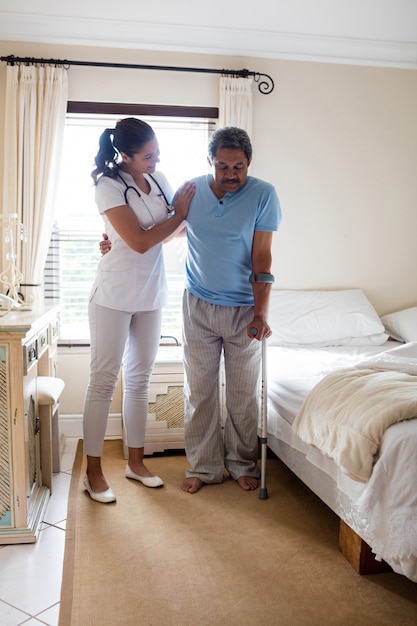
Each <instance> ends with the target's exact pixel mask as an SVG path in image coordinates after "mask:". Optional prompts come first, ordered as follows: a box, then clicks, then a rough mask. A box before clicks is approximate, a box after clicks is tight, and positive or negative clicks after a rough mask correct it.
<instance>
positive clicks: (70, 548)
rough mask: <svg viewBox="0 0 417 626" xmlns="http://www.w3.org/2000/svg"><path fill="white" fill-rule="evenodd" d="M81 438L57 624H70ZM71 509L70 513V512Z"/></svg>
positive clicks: (70, 497)
mask: <svg viewBox="0 0 417 626" xmlns="http://www.w3.org/2000/svg"><path fill="white" fill-rule="evenodd" d="M83 445H84V441H83V439H79V440H78V444H77V450H76V452H75V457H74V464H73V467H72V473H71V483H70V488H69V494H68V511H67V522H66V530H65V550H64V561H63V566H62V583H61V595H60V605H59V626H70V624H71V615H72V598H73V586H74V560H75V559H74V555H75V529H76V521H77V506H76V503H77V493H78V490H79V485H80V474H81V466H82V460H83ZM70 509H71V514H70Z"/></svg>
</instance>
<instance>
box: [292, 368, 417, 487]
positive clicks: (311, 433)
mask: <svg viewBox="0 0 417 626" xmlns="http://www.w3.org/2000/svg"><path fill="white" fill-rule="evenodd" d="M388 364H389V362H388V360H387V361H386V367H385V369H384V370H381V369H373V368H371V365H370V364H368V367H367V368H365V367H363V366H361V367H352V368H349V369H343V370H339V371H337V372H332V373H331V374H328V375H327V376H325V377H324V378H323V379H322V380H321V381H320V382H319V383H318V384H317V385H316V386H315V387H314V388H313V389H312V390H311V391H310V393H309V394H308V396H307V398H306V399H305V401H304V403H303V405H302V407H301V409H300V411H299V413H298V415H297V417H296V419H295V421H294V424H293V429H294V432H295V433H296V434H297V435H298V436H299V437H300V438H301V439H302V440H303V441H304V442H305V443H308V444H310V445H313V446H315V447H316V448H319V449H320V450H321V451H322V452H323V454H325V455H327V456H329V457H330V458H331V459H333V460H334V461H335V462H336V463H337V465H338V466H339V467H340V468H341V470H342V471H343V472H344V473H345V474H348V476H350V477H351V478H353V479H354V480H358V481H361V482H366V481H367V480H369V478H370V476H371V474H372V468H373V465H374V459H375V455H376V453H377V452H378V450H379V447H380V445H381V441H382V437H383V435H384V433H385V431H386V430H387V428H388V427H389V426H392V425H393V424H395V423H397V422H401V421H403V420H407V419H412V418H415V417H417V377H416V376H415V375H413V374H408V373H406V372H401V371H397V370H389V369H388Z"/></svg>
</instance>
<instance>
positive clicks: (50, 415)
mask: <svg viewBox="0 0 417 626" xmlns="http://www.w3.org/2000/svg"><path fill="white" fill-rule="evenodd" d="M36 384H37V396H38V407H39V422H40V448H41V468H42V479H43V482H44V484H45V485H46V486H47V487H49V489H50V490H51V493H52V473H53V472H55V473H57V472H59V471H60V469H61V453H60V442H59V439H60V435H59V397H60V395H61V393H62V390H63V389H64V387H65V383H64V381H63V380H62V379H61V378H56V377H55V376H38V377H37V379H36Z"/></svg>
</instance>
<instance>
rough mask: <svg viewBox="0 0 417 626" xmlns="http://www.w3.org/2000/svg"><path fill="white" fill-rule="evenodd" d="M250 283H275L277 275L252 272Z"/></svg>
mask: <svg viewBox="0 0 417 626" xmlns="http://www.w3.org/2000/svg"><path fill="white" fill-rule="evenodd" d="M249 282H250V283H274V282H275V277H274V275H273V274H251V275H250V276H249Z"/></svg>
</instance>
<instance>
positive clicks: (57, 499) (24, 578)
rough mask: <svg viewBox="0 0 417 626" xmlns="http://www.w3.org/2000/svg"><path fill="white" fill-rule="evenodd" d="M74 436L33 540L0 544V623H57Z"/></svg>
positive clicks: (4, 625)
mask: <svg viewBox="0 0 417 626" xmlns="http://www.w3.org/2000/svg"><path fill="white" fill-rule="evenodd" d="M77 443H78V439H66V441H65V448H64V451H63V454H62V457H61V472H60V473H59V474H54V477H53V485H52V495H51V497H50V499H49V503H48V507H47V509H46V512H45V517H44V519H43V522H42V525H41V530H40V533H39V537H38V540H37V542H36V543H30V544H15V545H0V624H1V626H18V625H19V624H25V625H26V624H27V625H29V626H35V624H37V625H39V624H48V626H57V625H58V616H59V599H60V593H61V578H62V563H63V557H64V546H65V523H66V517H67V502H68V492H69V486H70V481H71V470H72V466H73V462H74V455H75V450H76V447H77Z"/></svg>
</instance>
